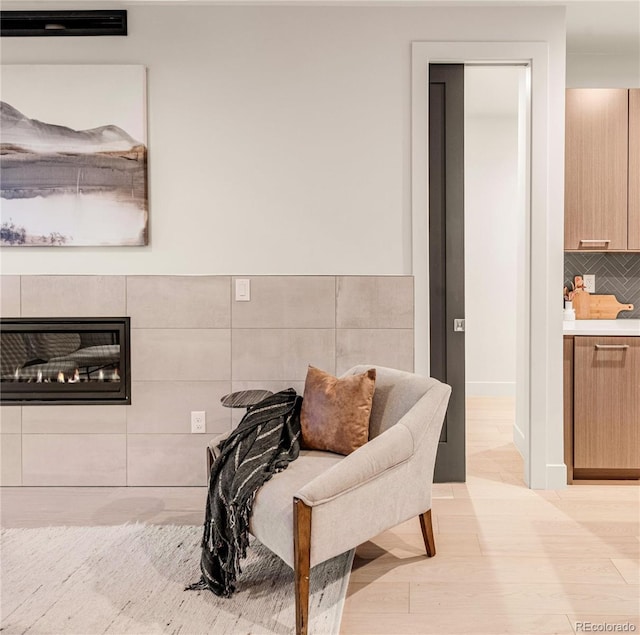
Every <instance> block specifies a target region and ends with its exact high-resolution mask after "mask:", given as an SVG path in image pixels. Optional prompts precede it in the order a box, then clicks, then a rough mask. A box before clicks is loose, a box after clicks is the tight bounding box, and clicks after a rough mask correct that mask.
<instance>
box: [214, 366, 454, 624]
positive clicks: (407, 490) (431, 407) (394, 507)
mask: <svg viewBox="0 0 640 635" xmlns="http://www.w3.org/2000/svg"><path fill="white" fill-rule="evenodd" d="M371 367H372V366H356V367H354V368H352V369H350V370H349V371H347V373H345V375H351V374H357V373H362V372H365V371H366V370H367V369H368V368H371ZM376 370H377V377H376V389H375V393H374V397H373V406H372V410H371V420H370V434H369V442H368V443H366V444H365V445H364V446H362V447H360V448H359V449H357V450H356V451H355V452H353V453H351V454H349V455H348V456H341V455H337V454H332V453H330V452H318V451H310V450H303V451H301V453H300V456H299V458H298V459H297V460H296V461H294V462H293V463H291V464H290V465H289V466H288V468H287V469H286V470H284V471H283V472H280V473H278V474H276V475H274V476H273V478H272V479H271V480H270V481H268V482H267V483H265V485H264V486H263V487H262V488H261V489H260V490H259V491H258V494H257V495H256V498H255V501H254V505H253V514H252V517H251V522H250V526H249V529H250V531H251V533H252V534H253V535H254V536H255V537H256V538H257V539H258V540H259V541H260V542H261V543H262V544H263V545H265V546H266V547H268V548H269V549H270V550H271V551H273V552H274V553H276V554H277V555H278V556H280V558H282V560H284V561H285V562H286V563H287V564H288V565H289V566H290V567H291V568H292V569H294V571H295V597H296V633H298V635H306V633H307V625H308V615H309V571H310V569H311V568H312V567H314V566H315V565H317V564H319V563H321V562H324V561H325V560H328V559H330V558H333V557H334V556H337V555H339V554H341V553H344V552H345V551H348V550H350V549H353V548H355V547H356V546H357V545H359V544H361V543H363V542H365V541H367V540H369V539H370V538H373V537H374V536H376V535H377V534H379V533H380V532H382V531H385V530H387V529H390V528H391V527H394V526H396V525H398V524H400V523H402V522H404V521H406V520H408V519H410V518H412V517H415V516H418V517H419V518H420V524H421V527H422V535H423V538H424V543H425V548H426V551H427V555H428V556H433V555H435V552H436V549H435V543H434V538H433V529H432V525H431V485H432V481H433V469H434V465H435V459H436V451H437V449H438V440H439V438H440V431H441V428H442V422H443V420H444V416H445V412H446V409H447V404H448V402H449V395H450V393H451V388H450V387H449V386H447V385H446V384H442V383H441V382H439V381H437V380H435V379H431V378H426V377H420V376H418V375H414V374H413V373H407V372H403V371H399V370H393V369H390V368H383V367H376ZM223 436H224V435H221V436H220V437H216V438H215V439H213V440H212V442H211V444H210V446H209V451H210V453H211V454H213V455H214V456H215V447H216V446H217V444H218V443H219V442H220V440H221V439H222V438H223Z"/></svg>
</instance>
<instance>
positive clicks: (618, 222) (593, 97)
mask: <svg viewBox="0 0 640 635" xmlns="http://www.w3.org/2000/svg"><path fill="white" fill-rule="evenodd" d="M565 131H566V139H565V211H564V213H565V229H564V233H565V236H564V247H565V249H566V250H573V251H626V250H627V249H629V248H630V247H629V244H628V233H629V231H628V229H629V227H628V224H629V215H628V206H627V195H628V174H629V171H628V168H629V142H628V140H629V91H628V90H627V89H601V88H598V89H591V88H589V89H587V88H574V89H569V90H567V94H566V126H565Z"/></svg>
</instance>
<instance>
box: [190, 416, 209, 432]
mask: <svg viewBox="0 0 640 635" xmlns="http://www.w3.org/2000/svg"><path fill="white" fill-rule="evenodd" d="M206 431H207V413H206V412H205V411H204V410H194V411H193V412H192V413H191V434H204V433H205V432H206Z"/></svg>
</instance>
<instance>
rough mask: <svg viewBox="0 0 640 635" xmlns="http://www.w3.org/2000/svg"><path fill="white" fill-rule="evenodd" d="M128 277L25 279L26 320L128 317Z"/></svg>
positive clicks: (23, 292)
mask: <svg viewBox="0 0 640 635" xmlns="http://www.w3.org/2000/svg"><path fill="white" fill-rule="evenodd" d="M125 310H126V293H125V278H124V276H22V315H23V316H24V317H116V316H121V315H126V313H125Z"/></svg>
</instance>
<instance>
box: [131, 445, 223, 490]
mask: <svg viewBox="0 0 640 635" xmlns="http://www.w3.org/2000/svg"><path fill="white" fill-rule="evenodd" d="M211 436H213V435H208V434H130V435H129V436H128V437H127V444H128V449H127V461H128V481H127V485H129V486H143V485H157V486H164V485H166V486H169V485H172V486H177V487H179V486H189V485H200V486H201V485H206V484H207V456H206V447H207V445H208V443H209V441H210V439H211Z"/></svg>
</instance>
